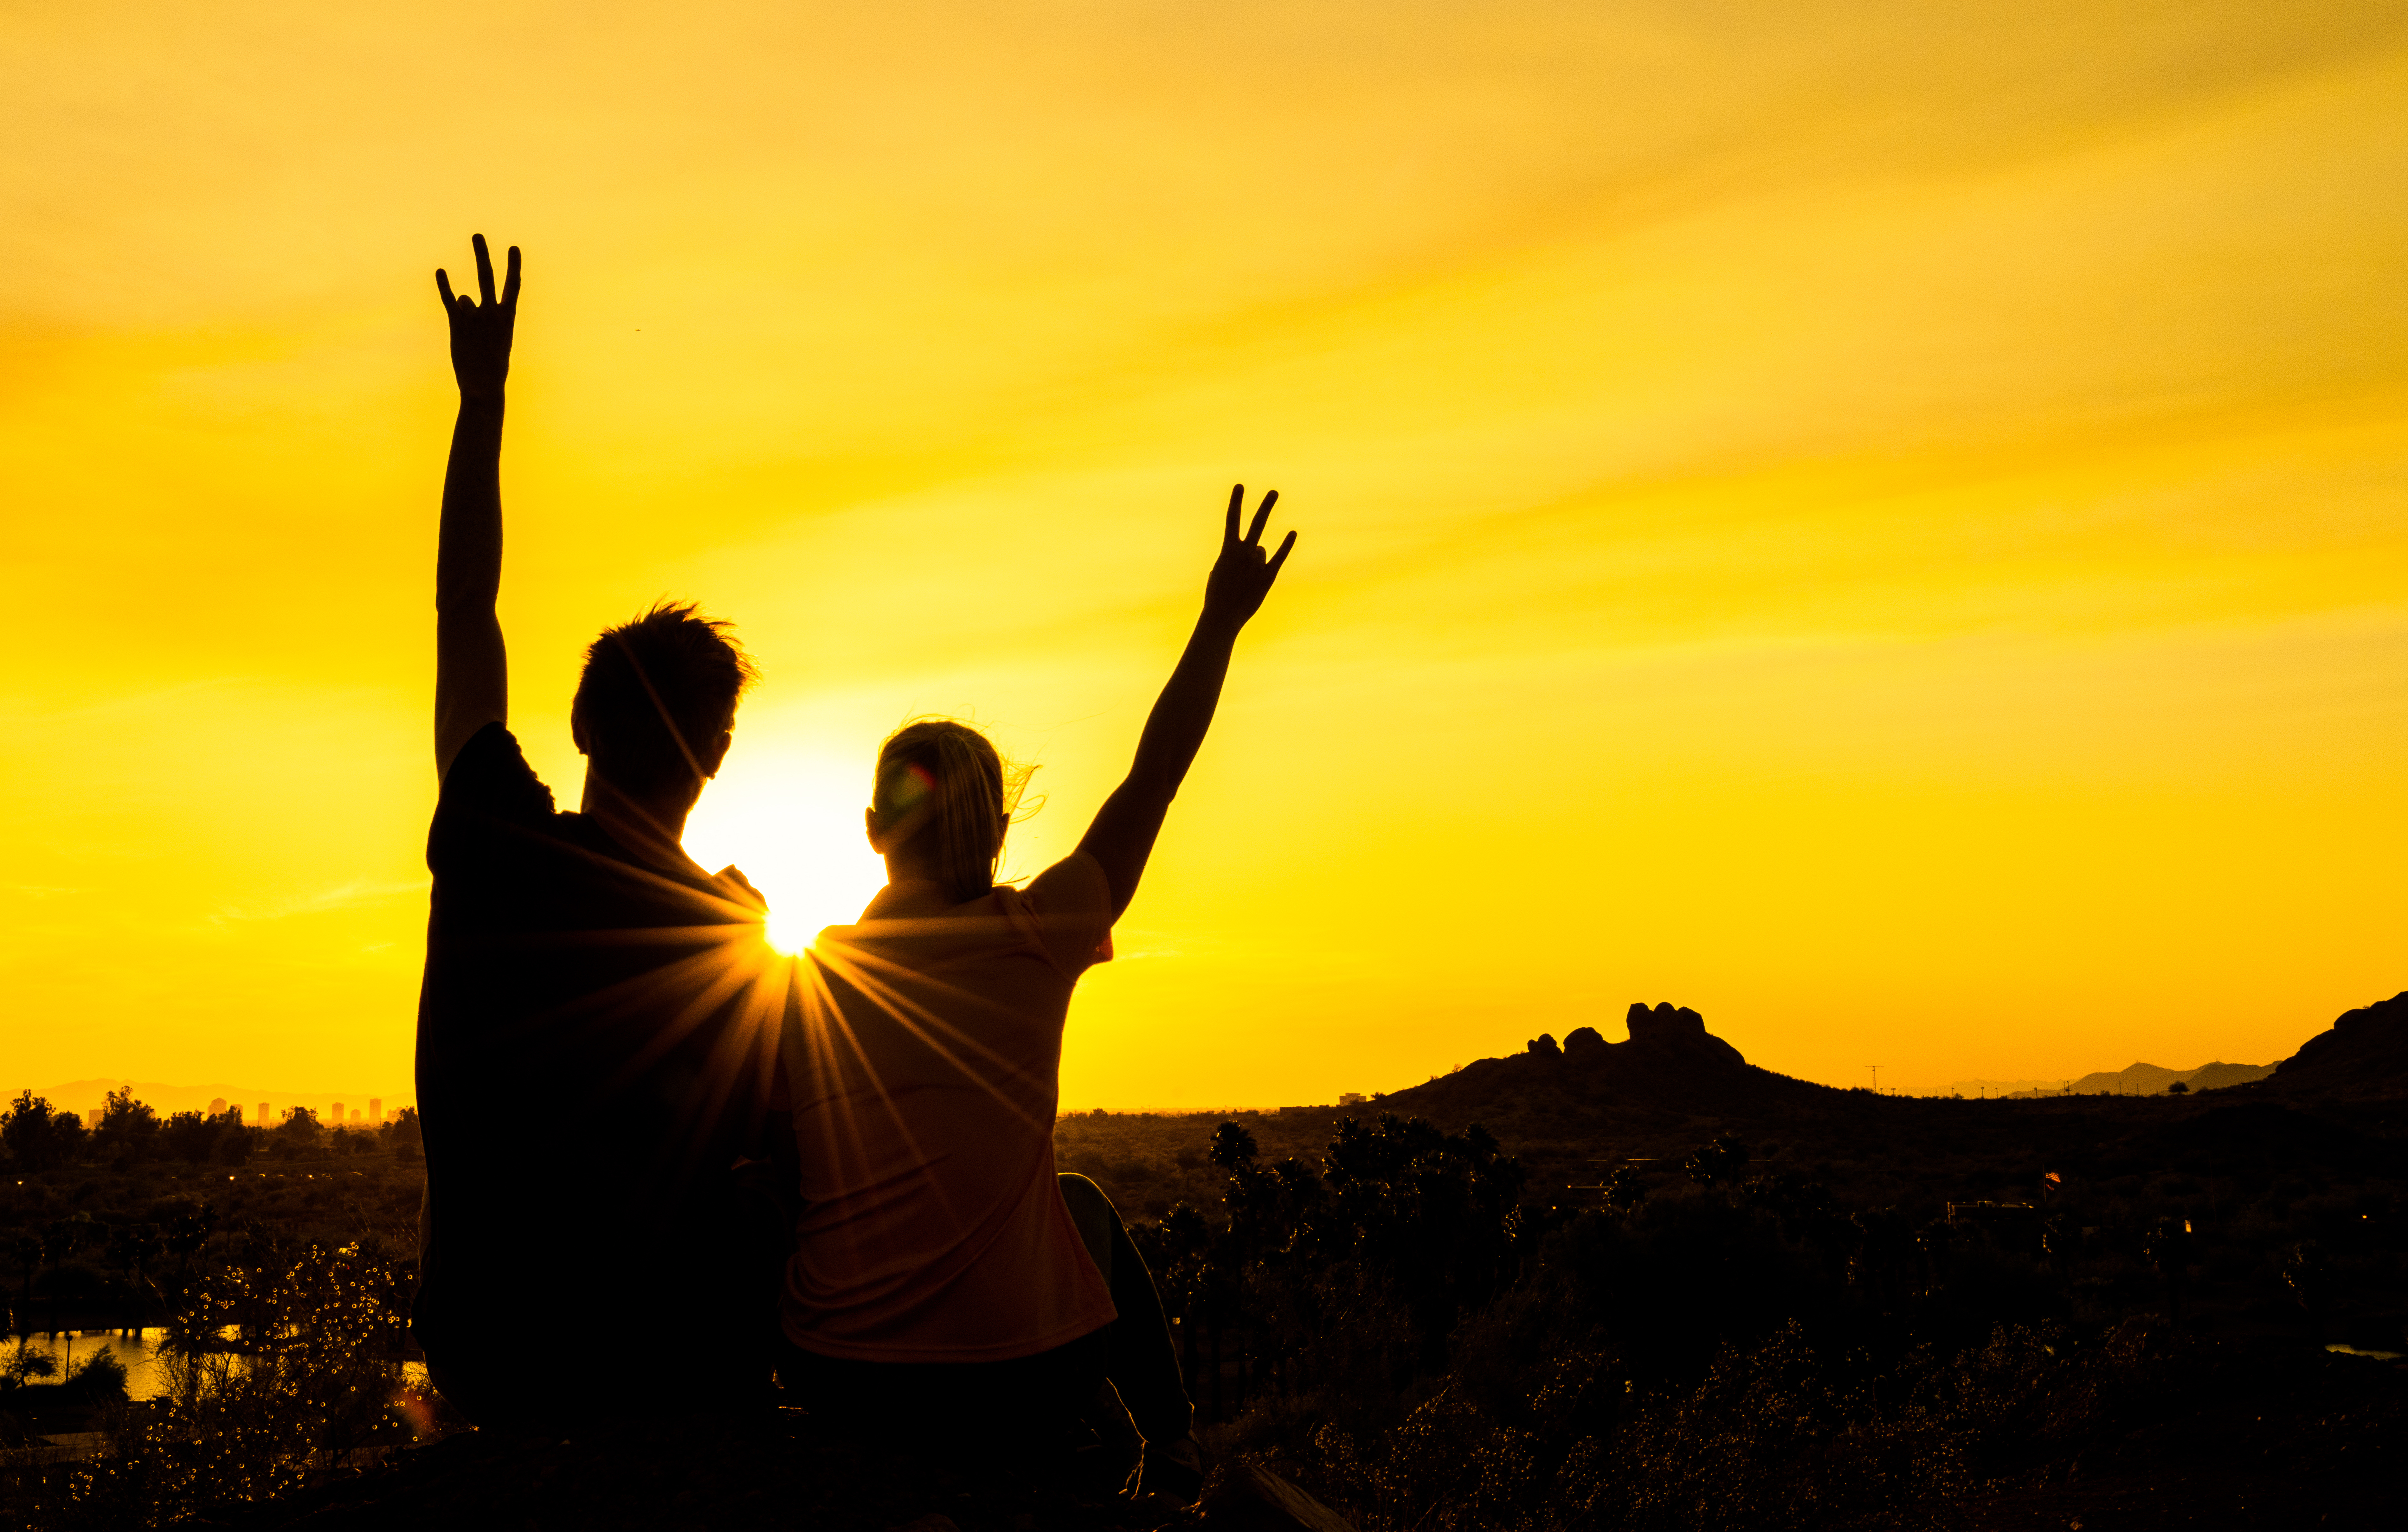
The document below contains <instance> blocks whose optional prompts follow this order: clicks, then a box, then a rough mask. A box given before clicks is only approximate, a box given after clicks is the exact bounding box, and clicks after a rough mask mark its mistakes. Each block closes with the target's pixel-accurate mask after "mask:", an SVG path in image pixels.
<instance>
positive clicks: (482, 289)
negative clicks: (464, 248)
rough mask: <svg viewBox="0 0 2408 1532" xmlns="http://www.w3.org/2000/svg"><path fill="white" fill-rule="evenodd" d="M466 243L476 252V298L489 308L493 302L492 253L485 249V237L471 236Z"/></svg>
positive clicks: (479, 235)
mask: <svg viewBox="0 0 2408 1532" xmlns="http://www.w3.org/2000/svg"><path fill="white" fill-rule="evenodd" d="M468 243H469V244H471V245H473V246H475V247H476V250H477V296H478V298H479V299H480V301H481V302H483V303H484V304H485V306H486V307H488V308H491V307H492V306H493V302H494V252H493V251H489V250H487V249H486V248H485V236H483V235H481V234H472V235H470V236H468Z"/></svg>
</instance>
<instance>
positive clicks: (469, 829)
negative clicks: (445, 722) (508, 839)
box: [426, 723, 552, 873]
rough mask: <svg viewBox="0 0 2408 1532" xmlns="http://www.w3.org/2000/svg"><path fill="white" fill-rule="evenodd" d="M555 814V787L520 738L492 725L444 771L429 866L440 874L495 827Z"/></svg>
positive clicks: (483, 841)
mask: <svg viewBox="0 0 2408 1532" xmlns="http://www.w3.org/2000/svg"><path fill="white" fill-rule="evenodd" d="M551 818H552V789H550V788H548V787H546V786H544V785H543V781H542V779H540V778H538V776H537V775H536V774H535V768H534V767H533V766H529V765H527V759H526V753H525V752H523V751H522V750H520V749H519V741H518V737H517V736H516V735H513V734H512V733H510V731H509V729H507V728H505V727H503V726H502V725H501V724H499V723H488V724H486V725H485V726H484V727H483V728H481V729H479V730H478V731H477V732H476V734H475V736H474V737H471V738H470V739H469V741H468V742H467V743H466V744H465V745H463V746H461V747H460V753H458V754H457V755H454V756H453V757H452V768H451V769H450V770H449V771H446V772H445V773H443V789H442V792H441V793H440V794H439V795H437V798H436V802H435V824H434V827H433V828H432V829H431V830H430V831H429V832H428V833H427V837H426V866H427V867H428V869H429V870H430V871H433V872H437V873H442V872H447V871H450V870H452V867H454V866H458V865H459V863H460V862H461V860H462V858H463V856H464V855H468V856H473V855H474V854H475V852H476V850H477V849H478V848H480V847H482V846H483V845H485V844H486V843H487V842H489V841H490V840H491V839H492V838H493V837H494V835H495V833H496V832H497V831H499V830H502V829H504V828H505V827H508V826H512V825H530V824H540V823H544V822H545V821H547V820H549V819H551Z"/></svg>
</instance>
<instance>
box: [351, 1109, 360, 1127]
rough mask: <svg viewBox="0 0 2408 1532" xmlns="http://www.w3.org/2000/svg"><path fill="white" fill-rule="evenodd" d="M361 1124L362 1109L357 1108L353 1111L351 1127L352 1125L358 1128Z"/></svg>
mask: <svg viewBox="0 0 2408 1532" xmlns="http://www.w3.org/2000/svg"><path fill="white" fill-rule="evenodd" d="M360 1123H361V1117H360V1109H359V1108H357V1107H353V1108H352V1109H351V1125H352V1126H353V1127H357V1126H359V1125H360Z"/></svg>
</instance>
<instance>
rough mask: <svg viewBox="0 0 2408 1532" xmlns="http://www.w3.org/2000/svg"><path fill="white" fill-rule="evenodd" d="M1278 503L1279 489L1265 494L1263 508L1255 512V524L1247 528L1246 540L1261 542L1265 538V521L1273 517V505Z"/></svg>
mask: <svg viewBox="0 0 2408 1532" xmlns="http://www.w3.org/2000/svg"><path fill="white" fill-rule="evenodd" d="M1278 504H1279V491H1277V490H1273V491H1271V492H1270V494H1266V495H1264V496H1263V505H1262V508H1261V509H1260V510H1257V511H1255V512H1254V525H1252V526H1250V527H1248V528H1246V541H1248V542H1249V543H1259V542H1261V541H1262V540H1263V523H1266V522H1269V520H1270V519H1271V507H1273V506H1275V505H1278Z"/></svg>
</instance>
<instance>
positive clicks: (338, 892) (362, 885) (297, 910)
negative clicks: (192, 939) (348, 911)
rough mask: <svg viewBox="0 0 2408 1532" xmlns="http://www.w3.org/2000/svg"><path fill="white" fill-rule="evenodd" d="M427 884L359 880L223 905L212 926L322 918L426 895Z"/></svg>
mask: <svg viewBox="0 0 2408 1532" xmlns="http://www.w3.org/2000/svg"><path fill="white" fill-rule="evenodd" d="M426 887H427V884H426V880H424V879H412V880H409V881H405V882H380V881H372V880H368V879H355V880H353V881H351V882H348V883H337V884H336V885H335V886H334V887H332V888H326V889H320V890H319V891H317V892H316V893H314V894H292V895H283V896H281V897H277V898H270V899H267V900H265V901H262V902H258V903H253V904H240V905H223V906H221V907H220V908H219V909H218V910H217V912H216V913H214V914H212V915H211V916H210V917H209V923H211V924H212V925H223V924H226V923H230V922H235V921H280V920H284V919H286V918H288V917H290V916H294V915H316V914H322V913H323V912H325V911H326V910H329V909H345V908H347V907H350V906H352V905H363V904H376V903H379V902H380V901H382V900H385V899H390V898H394V897H396V896H398V895H404V894H423V893H424V892H425V891H426Z"/></svg>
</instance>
